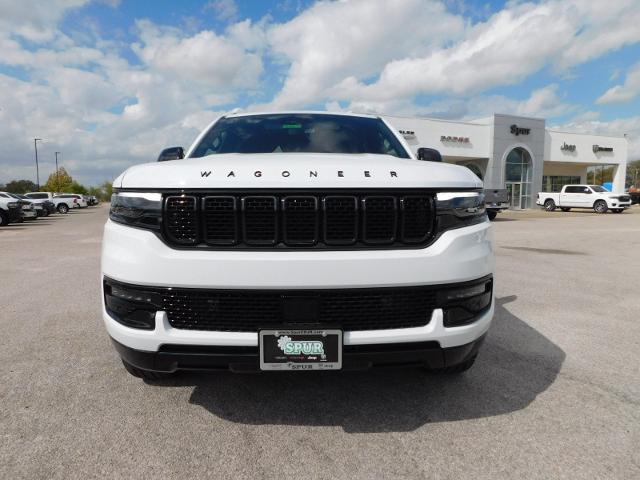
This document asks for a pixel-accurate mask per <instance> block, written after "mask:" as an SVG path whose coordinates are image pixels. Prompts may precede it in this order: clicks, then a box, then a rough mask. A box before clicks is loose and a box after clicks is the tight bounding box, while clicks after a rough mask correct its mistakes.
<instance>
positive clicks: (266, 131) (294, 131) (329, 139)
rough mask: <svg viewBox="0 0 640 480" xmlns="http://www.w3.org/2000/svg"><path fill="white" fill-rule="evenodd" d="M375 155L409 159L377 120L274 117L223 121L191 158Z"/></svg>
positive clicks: (343, 117) (216, 124) (310, 115)
mask: <svg viewBox="0 0 640 480" xmlns="http://www.w3.org/2000/svg"><path fill="white" fill-rule="evenodd" d="M289 152H307V153H375V154H382V155H393V156H394V157H400V158H410V157H409V154H408V153H407V151H406V150H405V149H404V147H403V146H402V144H401V143H400V141H399V140H398V139H397V138H396V137H395V135H394V134H393V133H392V132H391V130H389V128H388V127H387V126H386V125H385V123H384V122H383V121H382V120H380V119H378V118H367V117H352V116H346V115H331V114H274V115H250V116H243V117H235V118H222V119H220V120H219V121H218V122H216V123H215V125H213V127H212V128H211V129H210V130H209V131H208V132H207V134H206V135H205V136H204V137H203V139H202V140H201V141H200V143H199V144H198V146H197V147H196V148H195V149H194V150H193V152H192V153H191V155H190V156H191V157H192V158H193V157H195V158H198V157H204V156H206V155H213V154H217V153H289Z"/></svg>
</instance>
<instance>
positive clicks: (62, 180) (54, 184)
mask: <svg viewBox="0 0 640 480" xmlns="http://www.w3.org/2000/svg"><path fill="white" fill-rule="evenodd" d="M71 185H73V178H71V175H69V173H68V172H67V170H66V169H65V168H64V167H60V168H59V169H58V172H57V174H56V172H53V173H52V174H51V175H49V178H48V179H47V183H45V184H44V185H43V186H42V188H40V190H41V191H43V192H54V193H55V192H70V191H71Z"/></svg>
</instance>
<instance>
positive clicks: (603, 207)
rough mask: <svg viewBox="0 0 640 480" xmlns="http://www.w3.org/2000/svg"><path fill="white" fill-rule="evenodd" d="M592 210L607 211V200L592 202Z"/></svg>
mask: <svg viewBox="0 0 640 480" xmlns="http://www.w3.org/2000/svg"><path fill="white" fill-rule="evenodd" d="M593 210H594V211H595V212H596V213H607V210H608V207H607V202H605V201H604V200H598V201H597V202H596V203H594V204H593Z"/></svg>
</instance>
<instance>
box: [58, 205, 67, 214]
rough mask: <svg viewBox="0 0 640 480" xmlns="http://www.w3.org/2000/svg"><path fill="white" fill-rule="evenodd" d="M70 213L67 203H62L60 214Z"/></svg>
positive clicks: (59, 207)
mask: <svg viewBox="0 0 640 480" xmlns="http://www.w3.org/2000/svg"><path fill="white" fill-rule="evenodd" d="M68 211H69V207H68V206H67V204H66V203H61V204H60V205H58V213H67V212H68Z"/></svg>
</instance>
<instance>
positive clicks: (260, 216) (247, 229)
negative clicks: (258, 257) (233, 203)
mask: <svg viewBox="0 0 640 480" xmlns="http://www.w3.org/2000/svg"><path fill="white" fill-rule="evenodd" d="M277 208H278V201H277V199H276V197H244V198H243V199H242V213H243V216H242V219H243V229H242V230H243V234H244V237H243V240H244V242H245V243H246V244H247V245H275V244H276V242H277V241H278V239H277V234H278V216H277V214H276V212H277Z"/></svg>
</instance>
